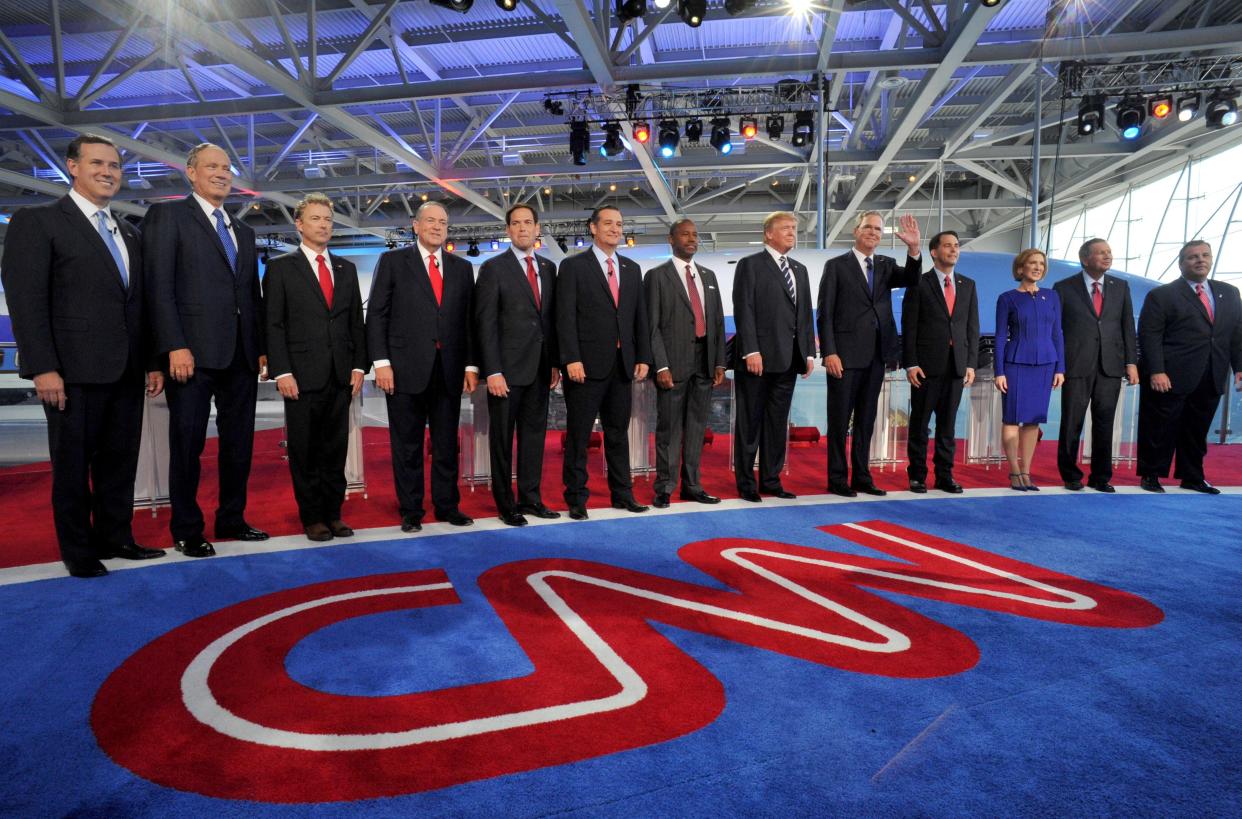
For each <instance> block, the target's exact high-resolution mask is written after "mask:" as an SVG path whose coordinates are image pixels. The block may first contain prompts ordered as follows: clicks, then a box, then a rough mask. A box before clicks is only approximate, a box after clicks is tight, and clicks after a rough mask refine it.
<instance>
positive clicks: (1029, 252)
mask: <svg viewBox="0 0 1242 819" xmlns="http://www.w3.org/2000/svg"><path fill="white" fill-rule="evenodd" d="M1033 256H1043V258H1044V272H1045V273H1047V271H1048V254H1046V253H1044V252H1043V251H1042V250H1040V249H1039V248H1037V247H1028V248H1027V249H1026V250H1024V251H1022V252H1021V253H1019V254H1018V255H1017V256H1014V257H1013V280H1014V281H1016V282H1020V281H1022V268H1024V267H1026V263H1027V262H1028V261H1029V260H1030V259H1031V257H1033Z"/></svg>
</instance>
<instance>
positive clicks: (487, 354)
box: [474, 250, 559, 387]
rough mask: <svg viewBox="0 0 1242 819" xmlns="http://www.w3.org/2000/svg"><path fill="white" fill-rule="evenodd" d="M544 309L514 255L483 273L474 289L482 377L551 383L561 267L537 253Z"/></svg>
mask: <svg viewBox="0 0 1242 819" xmlns="http://www.w3.org/2000/svg"><path fill="white" fill-rule="evenodd" d="M532 255H534V256H535V266H536V270H537V271H538V272H537V274H536V275H538V277H539V293H540V298H539V306H538V307H536V306H535V294H534V293H533V292H532V291H531V289H530V281H529V280H527V278H526V270H525V267H524V265H523V263H522V262H519V261H518V259H517V257H516V256H514V255H513V252H512V251H511V250H506V251H504V252H503V253H499V254H497V255H495V256H493V257H492V258H490V259H488V260H487V261H486V262H484V263H483V266H482V267H481V268H479V279H478V281H477V282H475V285H474V326H475V343H476V345H477V347H476V349H477V350H478V353H479V377H480V378H484V379H486V378H487V377H488V376H491V375H496V374H497V373H500V374H501V375H503V376H504V377H505V382H506V383H509V384H512V385H514V386H517V387H524V386H527V385H530V384H533V383H535V381H536V380H538V379H547V378H548V374H549V372H550V371H551V369H552V368H553V367H555V366H557V365H558V363H559V362H558V361H557V358H556V265H554V264H553V263H552V262H550V261H549V260H547V259H545V258H543V257H542V256H540V255H538V254H535V253H534V252H533V251H532Z"/></svg>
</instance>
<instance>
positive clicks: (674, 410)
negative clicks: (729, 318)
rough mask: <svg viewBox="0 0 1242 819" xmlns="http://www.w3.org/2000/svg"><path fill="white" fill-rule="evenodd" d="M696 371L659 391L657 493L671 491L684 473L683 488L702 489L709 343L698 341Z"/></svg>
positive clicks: (709, 392)
mask: <svg viewBox="0 0 1242 819" xmlns="http://www.w3.org/2000/svg"><path fill="white" fill-rule="evenodd" d="M694 347H695V351H694V352H695V362H696V364H695V371H694V373H693V374H691V375H690V377H689V378H685V379H683V380H681V381H675V382H673V387H672V389H667V390H657V391H656V481H655V487H654V488H655V492H656V494H657V495H671V494H672V493H673V487H674V485H675V484H676V483H677V480H678V473H679V472H680V476H681V491H682V492H700V491H702V489H703V484H702V483H701V481H700V478H699V463H700V461H701V459H702V456H703V430H704V428H706V426H707V413H708V411H709V410H710V409H711V404H712V375H713V373H711V372H709V371H708V364H707V344H706V343H704V342H696V343H695V345H694Z"/></svg>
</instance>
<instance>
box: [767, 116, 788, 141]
mask: <svg viewBox="0 0 1242 819" xmlns="http://www.w3.org/2000/svg"><path fill="white" fill-rule="evenodd" d="M765 124H766V125H767V131H768V139H780V138H781V134H783V133H785V118H784V117H782V116H781V115H780V114H768V121H767V123H765Z"/></svg>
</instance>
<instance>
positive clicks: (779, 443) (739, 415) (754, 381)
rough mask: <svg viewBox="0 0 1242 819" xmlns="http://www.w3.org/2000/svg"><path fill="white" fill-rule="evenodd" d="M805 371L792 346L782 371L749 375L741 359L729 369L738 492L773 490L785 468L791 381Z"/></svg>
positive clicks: (734, 463)
mask: <svg viewBox="0 0 1242 819" xmlns="http://www.w3.org/2000/svg"><path fill="white" fill-rule="evenodd" d="M804 372H806V359H805V358H801V356H800V354H799V353H798V351H797V345H795V347H794V359H793V360H792V361H791V362H789V364H788V366H787V367H786V368H785V369H784V370H769V369H768V367H767V363H766V362H765V364H764V369H763V375H751V373H750V372H749V371H747V369H746V363H745V362H744V361H743V362H741V363H739V364H738V366H737V368H736V369H735V370H734V371H733V378H734V380H735V382H736V384H735V388H736V392H735V395H734V400H735V401H737V407H736V411H735V413H734V417H735V418H736V428H735V429H734V432H733V437H734V440H733V473H734V478H735V479H736V480H737V491H738V492H755V491H757V490H762V491H764V492H777V491H780V489H781V488H782V487H781V470H782V469H784V468H785V440H786V437H787V435H788V427H789V406H790V404H792V403H793V392H794V384H795V383H797V381H798V376H799V375H801V374H802V373H804ZM756 453H758V455H759V482H758V485H757V486H756V483H755V455H756Z"/></svg>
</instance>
